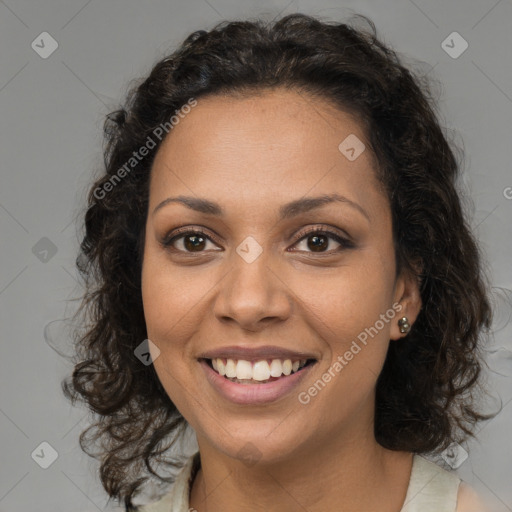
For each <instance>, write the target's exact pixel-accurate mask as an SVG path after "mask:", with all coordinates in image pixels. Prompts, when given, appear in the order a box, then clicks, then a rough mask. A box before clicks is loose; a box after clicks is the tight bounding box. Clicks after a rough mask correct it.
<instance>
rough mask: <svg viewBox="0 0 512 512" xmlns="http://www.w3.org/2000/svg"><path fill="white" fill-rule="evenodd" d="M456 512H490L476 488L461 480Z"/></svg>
mask: <svg viewBox="0 0 512 512" xmlns="http://www.w3.org/2000/svg"><path fill="white" fill-rule="evenodd" d="M455 512H490V511H489V509H488V508H487V507H486V506H485V505H484V503H483V501H482V499H481V498H480V496H479V495H478V494H477V492H476V491H475V489H473V487H471V486H470V485H468V484H467V483H466V482H461V483H460V485H459V492H458V493H457V508H456V509H455Z"/></svg>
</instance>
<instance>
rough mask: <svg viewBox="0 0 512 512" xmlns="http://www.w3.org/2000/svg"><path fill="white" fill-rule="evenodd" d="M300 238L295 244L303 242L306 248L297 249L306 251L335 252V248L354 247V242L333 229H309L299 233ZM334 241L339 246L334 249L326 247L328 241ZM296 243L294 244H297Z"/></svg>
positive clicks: (328, 243)
mask: <svg viewBox="0 0 512 512" xmlns="http://www.w3.org/2000/svg"><path fill="white" fill-rule="evenodd" d="M299 236H300V239H299V241H298V242H297V244H299V246H300V244H301V243H302V244H304V246H305V248H306V249H299V250H305V251H306V252H316V253H331V252H336V250H337V249H338V250H340V247H341V249H347V248H352V247H354V244H353V243H352V242H351V241H350V240H348V239H347V238H344V237H342V236H341V235H339V234H338V233H336V232H334V231H330V230H328V229H325V228H319V227H316V228H313V229H309V230H307V231H305V232H304V231H303V232H301V233H299ZM332 241H334V242H336V243H337V244H338V245H339V247H338V248H336V247H335V248H334V249H329V250H327V248H328V247H329V245H330V242H332ZM297 244H296V245H297Z"/></svg>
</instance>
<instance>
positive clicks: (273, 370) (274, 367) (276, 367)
mask: <svg viewBox="0 0 512 512" xmlns="http://www.w3.org/2000/svg"><path fill="white" fill-rule="evenodd" d="M282 374H283V365H282V364H281V361H279V359H272V362H271V363H270V376H271V377H281V375H282Z"/></svg>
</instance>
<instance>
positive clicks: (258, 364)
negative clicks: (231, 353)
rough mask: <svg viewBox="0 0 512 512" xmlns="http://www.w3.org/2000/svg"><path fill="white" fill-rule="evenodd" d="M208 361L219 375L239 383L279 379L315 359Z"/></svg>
mask: <svg viewBox="0 0 512 512" xmlns="http://www.w3.org/2000/svg"><path fill="white" fill-rule="evenodd" d="M206 361H207V363H208V364H209V365H210V367H211V368H213V370H214V371H216V372H217V373H218V374H219V375H222V376H223V377H225V378H226V379H228V380H230V381H231V382H236V383H238V384H264V383H267V382H272V381H275V380H278V379H279V378H281V377H283V376H288V375H291V374H292V373H297V372H298V371H300V370H301V369H302V368H304V366H306V365H307V364H311V363H313V362H314V360H313V359H300V360H295V361H292V360H291V359H262V360H259V361H246V360H244V359H238V360H237V359H225V358H214V359H207V360H206Z"/></svg>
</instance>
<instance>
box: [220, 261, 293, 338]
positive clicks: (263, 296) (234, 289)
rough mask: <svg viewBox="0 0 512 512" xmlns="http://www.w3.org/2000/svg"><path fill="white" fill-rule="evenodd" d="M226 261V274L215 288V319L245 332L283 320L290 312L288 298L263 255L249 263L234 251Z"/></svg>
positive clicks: (289, 298) (290, 304)
mask: <svg viewBox="0 0 512 512" xmlns="http://www.w3.org/2000/svg"><path fill="white" fill-rule="evenodd" d="M230 259H231V260H232V261H229V262H228V264H229V265H230V271H229V272H228V273H227V275H226V276H225V278H224V279H222V280H221V282H220V284H219V286H220V289H219V292H218V295H217V297H216V300H215V303H214V306H213V312H214V315H215V317H216V318H217V319H218V320H219V321H221V322H224V323H226V322H228V323H234V324H238V325H239V326H240V327H241V328H242V329H244V330H248V331H258V330H261V329H262V328H264V327H266V326H268V325H269V324H270V323H272V322H280V321H284V320H286V319H287V318H288V317H289V316H290V312H291V308H292V300H291V294H290V292H289V288H288V286H287V284H286V282H284V281H283V280H282V278H280V276H279V273H278V271H277V269H276V268H273V267H275V266H273V265H272V262H271V261H270V258H269V257H267V255H266V254H265V251H263V253H262V254H260V256H259V257H258V258H257V259H256V260H254V261H252V262H251V263H247V262H246V261H245V260H244V259H243V258H241V257H240V256H239V255H238V253H236V252H235V251H233V254H232V256H231V258H230Z"/></svg>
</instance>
